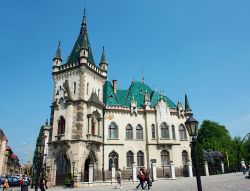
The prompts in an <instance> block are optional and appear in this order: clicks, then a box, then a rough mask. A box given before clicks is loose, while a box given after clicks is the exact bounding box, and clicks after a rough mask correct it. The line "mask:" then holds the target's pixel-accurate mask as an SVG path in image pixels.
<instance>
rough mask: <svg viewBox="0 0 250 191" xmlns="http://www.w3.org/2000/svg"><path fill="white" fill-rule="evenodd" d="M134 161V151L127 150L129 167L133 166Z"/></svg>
mask: <svg viewBox="0 0 250 191" xmlns="http://www.w3.org/2000/svg"><path fill="white" fill-rule="evenodd" d="M133 163H134V153H133V152H132V151H129V152H127V167H132V164H133Z"/></svg>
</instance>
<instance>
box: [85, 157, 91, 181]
mask: <svg viewBox="0 0 250 191" xmlns="http://www.w3.org/2000/svg"><path fill="white" fill-rule="evenodd" d="M90 162H91V160H90V159H89V158H88V159H87V160H86V161H85V165H84V179H83V181H84V182H89V165H90Z"/></svg>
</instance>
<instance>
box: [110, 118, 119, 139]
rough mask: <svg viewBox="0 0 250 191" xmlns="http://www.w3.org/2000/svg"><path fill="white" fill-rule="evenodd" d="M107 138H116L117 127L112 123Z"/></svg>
mask: <svg viewBox="0 0 250 191" xmlns="http://www.w3.org/2000/svg"><path fill="white" fill-rule="evenodd" d="M109 138H110V139H117V138H118V126H117V125H116V124H115V123H114V122H112V123H111V124H110V125H109Z"/></svg>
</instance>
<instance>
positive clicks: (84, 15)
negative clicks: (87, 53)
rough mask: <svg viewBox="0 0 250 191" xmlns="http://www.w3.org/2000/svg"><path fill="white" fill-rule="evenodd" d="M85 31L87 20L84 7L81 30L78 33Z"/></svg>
mask: <svg viewBox="0 0 250 191" xmlns="http://www.w3.org/2000/svg"><path fill="white" fill-rule="evenodd" d="M86 31H87V22H86V9H85V8H84V13H83V17H82V24H81V30H80V34H81V35H82V34H84V33H85V32H86Z"/></svg>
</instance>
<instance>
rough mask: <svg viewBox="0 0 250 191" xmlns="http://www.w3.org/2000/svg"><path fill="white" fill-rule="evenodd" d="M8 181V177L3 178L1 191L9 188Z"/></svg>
mask: <svg viewBox="0 0 250 191" xmlns="http://www.w3.org/2000/svg"><path fill="white" fill-rule="evenodd" d="M9 187H10V186H9V181H8V178H6V179H5V181H4V184H3V191H4V190H8V189H9Z"/></svg>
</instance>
